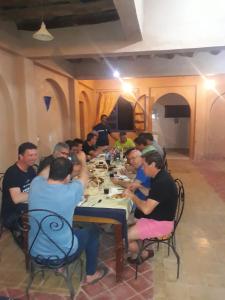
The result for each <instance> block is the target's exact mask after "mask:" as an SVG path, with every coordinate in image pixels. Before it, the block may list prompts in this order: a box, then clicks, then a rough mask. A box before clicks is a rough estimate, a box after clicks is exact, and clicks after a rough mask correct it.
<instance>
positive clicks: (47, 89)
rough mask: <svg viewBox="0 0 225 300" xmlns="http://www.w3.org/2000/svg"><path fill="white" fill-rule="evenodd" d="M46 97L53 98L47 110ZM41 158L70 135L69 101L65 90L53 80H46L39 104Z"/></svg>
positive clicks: (38, 121)
mask: <svg viewBox="0 0 225 300" xmlns="http://www.w3.org/2000/svg"><path fill="white" fill-rule="evenodd" d="M44 96H49V97H51V102H50V106H49V109H48V110H47V108H46V105H45V101H44ZM37 106H38V108H37V112H38V118H37V123H38V126H37V128H38V132H37V135H38V137H39V143H38V146H39V150H40V156H44V155H48V154H49V153H50V152H51V151H52V149H53V147H54V145H55V144H56V143H57V142H60V141H64V140H65V139H66V138H67V136H68V133H69V124H70V123H69V118H68V109H67V101H66V97H65V94H64V92H63V89H62V88H61V86H60V85H59V83H58V82H56V81H55V80H53V79H51V78H47V79H45V80H44V82H43V84H42V86H41V91H40V99H39V102H38V103H37Z"/></svg>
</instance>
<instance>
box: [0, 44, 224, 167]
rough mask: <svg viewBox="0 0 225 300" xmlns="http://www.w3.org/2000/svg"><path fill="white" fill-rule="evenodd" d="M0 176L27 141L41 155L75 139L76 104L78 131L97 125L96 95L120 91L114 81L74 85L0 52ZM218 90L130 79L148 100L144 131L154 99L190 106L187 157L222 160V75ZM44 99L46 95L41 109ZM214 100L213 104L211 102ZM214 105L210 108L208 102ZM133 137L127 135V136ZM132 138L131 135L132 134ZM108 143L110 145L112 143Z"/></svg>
mask: <svg viewBox="0 0 225 300" xmlns="http://www.w3.org/2000/svg"><path fill="white" fill-rule="evenodd" d="M0 61H1V64H0V107H1V110H0V138H1V148H0V172H4V170H5V169H6V168H7V167H8V166H9V165H10V164H12V163H13V162H14V161H15V160H16V158H17V147H18V145H19V144H20V143H22V142H24V141H27V140H30V141H32V142H34V143H35V144H38V146H39V152H40V156H43V155H47V154H49V153H50V152H51V150H52V147H53V145H54V144H55V143H56V142H58V141H61V140H65V139H68V138H74V137H80V133H81V130H80V129H81V128H80V113H79V105H80V104H79V102H82V103H83V107H84V122H83V133H84V134H85V135H86V134H87V133H88V132H89V131H90V130H91V129H92V127H93V126H94V125H95V124H96V112H97V97H98V93H99V92H100V91H103V90H107V91H120V89H121V83H120V82H119V81H118V80H97V81H91V80H88V81H81V80H80V81H78V80H74V79H73V78H72V77H69V76H67V75H65V74H63V73H60V72H59V70H57V71H54V70H52V69H50V68H47V67H45V66H41V65H40V64H37V63H34V62H33V61H31V60H29V59H25V58H23V57H21V56H17V55H15V54H12V53H9V52H6V51H5V50H0ZM214 79H215V80H216V82H217V90H216V91H210V90H207V89H206V88H205V87H204V81H203V80H202V79H201V78H200V77H199V76H192V77H191V76H186V77H161V78H136V79H130V80H127V81H130V82H131V83H132V85H133V86H134V88H135V93H136V96H137V97H138V96H140V95H143V94H145V95H146V96H147V127H148V128H147V129H148V130H152V120H151V112H152V106H153V104H154V103H155V102H156V101H157V99H158V98H159V97H161V96H163V95H164V94H166V93H178V94H180V95H181V96H183V97H184V98H185V99H186V100H187V101H188V103H189V105H190V107H191V122H190V129H189V130H190V139H189V146H190V150H191V152H190V156H191V157H192V158H195V159H199V158H203V157H213V158H214V157H216V158H220V157H224V153H225V138H224V135H223V134H222V130H223V128H224V125H225V121H224V120H225V100H224V98H223V97H219V98H218V99H217V101H215V99H216V98H217V97H218V95H220V94H223V93H225V76H217V77H215V78H214ZM43 96H51V97H52V102H51V106H50V109H49V111H46V108H45V104H44V100H43ZM214 102H215V103H214ZM213 103H214V105H213V106H212V104H213ZM131 135H132V134H131ZM132 137H134V134H133V135H132ZM111 143H113V141H111Z"/></svg>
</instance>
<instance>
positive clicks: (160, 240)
mask: <svg viewBox="0 0 225 300" xmlns="http://www.w3.org/2000/svg"><path fill="white" fill-rule="evenodd" d="M174 181H175V184H176V186H177V191H178V201H177V208H176V213H175V218H174V229H173V231H172V232H171V233H170V234H169V235H167V236H159V237H155V238H149V239H145V240H143V241H140V242H139V252H138V256H137V260H136V267H135V279H137V274H138V263H139V262H140V261H141V254H142V251H143V250H145V249H147V248H148V247H149V246H151V245H153V244H157V249H159V244H166V245H167V246H168V256H169V254H170V249H172V250H173V253H174V255H175V256H176V259H177V279H178V278H179V273H180V256H179V254H178V253H177V250H176V235H175V234H176V229H177V226H178V224H179V222H180V219H181V217H182V214H183V210H184V201H185V191H184V186H183V183H182V181H181V180H180V179H178V178H177V179H175V180H174Z"/></svg>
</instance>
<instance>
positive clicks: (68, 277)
mask: <svg viewBox="0 0 225 300" xmlns="http://www.w3.org/2000/svg"><path fill="white" fill-rule="evenodd" d="M65 271H66V276H65V281H66V284H67V286H68V289H69V291H70V298H71V300H73V299H74V296H75V292H74V287H73V283H72V274H70V272H69V266H66V267H65Z"/></svg>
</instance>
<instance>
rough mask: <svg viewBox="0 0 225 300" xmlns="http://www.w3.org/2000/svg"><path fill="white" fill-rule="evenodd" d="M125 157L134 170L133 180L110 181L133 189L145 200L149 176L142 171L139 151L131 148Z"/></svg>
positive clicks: (147, 192) (148, 188)
mask: <svg viewBox="0 0 225 300" xmlns="http://www.w3.org/2000/svg"><path fill="white" fill-rule="evenodd" d="M126 157H127V160H128V162H129V164H130V165H131V166H132V167H134V169H135V170H136V176H135V179H134V181H133V182H132V183H128V182H124V181H122V180H120V179H116V178H112V182H113V183H114V184H119V185H121V186H123V187H125V188H128V189H129V190H131V191H133V192H134V193H135V195H136V196H137V197H138V198H139V199H141V200H146V199H147V196H148V194H149V190H150V186H151V178H150V177H149V176H146V175H145V173H144V169H143V160H142V157H141V152H140V151H139V150H137V149H135V148H132V149H129V150H128V151H127V152H126ZM135 217H136V215H135Z"/></svg>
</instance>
